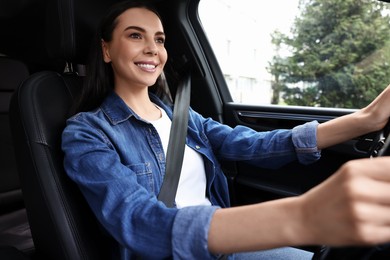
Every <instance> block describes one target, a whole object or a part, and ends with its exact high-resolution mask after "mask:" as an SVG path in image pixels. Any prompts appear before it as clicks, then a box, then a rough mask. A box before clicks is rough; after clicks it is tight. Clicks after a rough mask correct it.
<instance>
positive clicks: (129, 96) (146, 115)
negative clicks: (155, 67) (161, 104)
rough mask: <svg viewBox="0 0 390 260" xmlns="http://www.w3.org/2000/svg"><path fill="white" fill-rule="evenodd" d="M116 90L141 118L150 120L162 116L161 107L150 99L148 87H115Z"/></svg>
mask: <svg viewBox="0 0 390 260" xmlns="http://www.w3.org/2000/svg"><path fill="white" fill-rule="evenodd" d="M115 92H116V93H117V94H118V95H119V96H120V97H121V98H122V100H123V101H124V102H125V103H126V105H127V106H128V107H130V108H131V109H132V110H133V111H134V112H135V113H136V114H137V115H138V116H140V117H141V118H143V119H145V120H148V121H149V120H157V119H159V118H160V117H161V111H160V109H158V108H157V107H156V105H155V104H154V103H153V102H152V101H151V100H150V97H149V93H148V88H143V89H138V90H134V89H131V90H129V89H118V88H115Z"/></svg>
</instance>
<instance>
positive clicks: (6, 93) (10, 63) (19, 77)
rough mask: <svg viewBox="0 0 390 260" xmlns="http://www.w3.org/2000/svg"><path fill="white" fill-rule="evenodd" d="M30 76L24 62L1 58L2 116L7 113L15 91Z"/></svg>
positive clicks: (0, 106) (0, 104) (0, 91)
mask: <svg viewBox="0 0 390 260" xmlns="http://www.w3.org/2000/svg"><path fill="white" fill-rule="evenodd" d="M28 76H29V71H28V68H27V66H26V64H24V63H23V62H21V61H19V60H15V59H11V58H8V57H3V56H0V114H1V113H7V111H8V107H9V102H10V100H11V96H12V94H13V92H14V90H15V89H16V88H17V87H18V86H19V85H20V83H22V81H23V80H25V79H26V78H27V77H28Z"/></svg>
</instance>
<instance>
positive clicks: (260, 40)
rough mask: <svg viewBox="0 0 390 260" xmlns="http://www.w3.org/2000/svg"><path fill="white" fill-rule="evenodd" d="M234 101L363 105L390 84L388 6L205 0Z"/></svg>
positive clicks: (370, 0) (204, 14) (335, 0)
mask: <svg viewBox="0 0 390 260" xmlns="http://www.w3.org/2000/svg"><path fill="white" fill-rule="evenodd" d="M199 17H200V20H201V22H202V26H203V28H204V30H205V32H206V35H207V38H208V39H209V41H210V44H211V46H212V48H213V51H214V53H215V55H216V57H217V59H218V62H219V64H220V67H221V69H222V71H223V74H224V78H225V80H226V83H227V85H228V87H229V91H230V93H231V95H232V97H233V100H234V102H238V103H252V104H278V105H298V106H315V107H337V108H361V107H363V106H365V105H367V104H368V103H369V102H370V101H371V100H373V98H375V97H376V96H377V95H378V94H379V93H380V92H381V91H382V90H383V89H384V87H386V86H387V85H388V84H389V83H390V4H389V3H385V2H380V1H376V0H359V1H356V0H344V1H339V0H272V1H258V0H240V1H237V0H201V1H200V4H199Z"/></svg>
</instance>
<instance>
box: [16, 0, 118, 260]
mask: <svg viewBox="0 0 390 260" xmlns="http://www.w3.org/2000/svg"><path fill="white" fill-rule="evenodd" d="M100 2H102V1H89V2H88V1H87V0H84V1H74V0H53V1H47V21H46V26H47V28H46V31H47V32H48V36H47V39H46V48H47V50H48V53H49V55H50V57H51V58H52V59H60V60H63V61H65V62H67V64H68V66H67V67H66V70H65V71H64V72H58V71H40V72H37V73H34V74H33V75H31V76H30V77H29V78H28V79H27V80H25V81H24V82H23V84H22V85H21V86H20V87H19V88H18V89H17V91H16V92H15V94H14V95H13V97H12V100H11V106H10V117H11V126H12V131H13V139H14V143H15V152H16V160H17V163H18V171H19V174H20V182H21V187H22V190H23V195H24V200H25V205H26V208H27V213H28V219H29V222H30V226H31V232H32V236H33V239H34V244H35V250H36V256H35V257H36V258H37V259H56V260H57V259H68V260H70V259H71V260H78V259H93V260H96V259H109V258H111V257H110V256H111V252H112V248H113V246H112V239H111V238H110V237H108V236H106V235H105V234H104V232H103V231H102V229H101V227H100V225H99V224H98V222H97V221H96V218H95V217H94V215H93V213H92V212H91V210H90V209H89V206H88V205H87V203H86V201H85V200H84V197H83V196H82V194H81V192H80V191H79V189H78V187H77V185H76V184H75V183H73V182H72V181H71V180H70V179H69V178H68V177H67V175H66V174H65V172H64V168H63V153H62V151H61V134H62V130H63V128H64V126H65V121H66V119H67V118H68V116H69V109H70V107H71V104H72V102H73V99H74V97H75V96H76V95H77V93H78V92H79V90H80V88H81V85H82V76H80V71H81V70H79V71H76V70H75V71H73V70H72V66H71V65H72V64H83V62H84V61H85V57H86V56H87V55H86V52H87V50H88V47H86V46H88V45H89V43H90V40H91V39H89V37H91V36H92V35H93V33H91V31H93V28H94V26H93V25H94V24H96V22H97V17H100V16H101V13H102V12H104V10H105V9H106V7H107V6H108V5H109V4H110V3H109V2H110V1H103V2H104V3H100ZM102 6H104V8H102ZM94 8H96V10H95V9H94ZM86 12H87V13H88V16H85V15H83V14H85V13H86ZM94 19H96V20H94ZM76 32H78V34H76ZM74 67H77V66H76V65H75V66H74Z"/></svg>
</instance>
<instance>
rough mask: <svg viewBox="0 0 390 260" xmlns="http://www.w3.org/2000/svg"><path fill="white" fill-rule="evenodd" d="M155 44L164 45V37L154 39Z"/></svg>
mask: <svg viewBox="0 0 390 260" xmlns="http://www.w3.org/2000/svg"><path fill="white" fill-rule="evenodd" d="M156 43H159V44H164V43H165V38H164V37H158V38H157V39H156Z"/></svg>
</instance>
